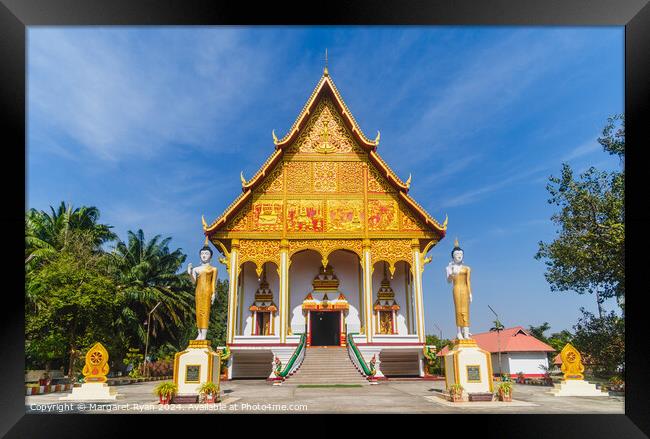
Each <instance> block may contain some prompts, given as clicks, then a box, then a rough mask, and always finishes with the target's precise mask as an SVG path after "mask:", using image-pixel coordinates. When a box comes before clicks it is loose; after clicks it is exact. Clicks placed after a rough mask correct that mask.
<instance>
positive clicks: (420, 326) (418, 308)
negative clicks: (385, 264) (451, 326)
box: [411, 239, 426, 343]
mask: <svg viewBox="0 0 650 439" xmlns="http://www.w3.org/2000/svg"><path fill="white" fill-rule="evenodd" d="M411 250H412V251H413V263H412V265H411V266H412V267H413V287H414V296H415V322H416V332H417V335H418V342H420V343H424V341H425V337H426V334H425V333H424V303H423V294H422V261H421V260H420V259H421V258H420V243H419V241H418V240H417V239H413V240H412V241H411Z"/></svg>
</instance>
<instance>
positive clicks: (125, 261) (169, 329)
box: [110, 230, 194, 348]
mask: <svg viewBox="0 0 650 439" xmlns="http://www.w3.org/2000/svg"><path fill="white" fill-rule="evenodd" d="M170 240H171V238H165V239H163V240H160V235H157V236H154V237H153V238H152V239H151V240H149V241H147V240H146V239H145V236H144V232H143V231H142V230H138V231H137V232H136V233H134V232H132V231H129V232H128V241H127V242H124V241H119V242H118V243H117V245H116V246H115V250H114V251H113V252H112V253H111V254H110V260H111V269H112V275H113V278H114V279H115V284H116V288H117V295H118V297H119V298H120V300H121V301H122V302H123V304H124V306H123V307H122V309H121V312H120V314H119V315H118V316H117V319H116V326H117V327H118V328H119V332H120V335H121V336H122V338H123V340H122V342H123V343H125V344H130V345H139V346H141V347H142V348H144V346H145V343H146V336H147V328H146V326H145V325H143V324H142V322H146V321H148V314H149V312H150V311H151V310H152V309H154V308H155V307H156V305H157V304H158V303H160V305H159V306H158V307H157V308H156V309H155V311H154V312H153V313H152V314H151V328H149V331H150V334H149V335H150V337H151V338H157V342H158V343H164V342H166V341H168V340H170V339H173V338H174V334H175V333H176V330H177V329H178V328H179V327H181V326H182V325H183V323H184V322H185V321H187V320H188V319H191V317H192V315H193V310H194V296H193V294H192V285H191V283H190V280H189V279H188V277H187V275H185V274H177V271H178V270H179V269H180V268H181V266H182V264H183V262H184V261H185V258H186V256H185V255H184V254H183V253H182V252H181V251H180V249H176V250H174V251H173V252H172V251H170V249H169V242H170Z"/></svg>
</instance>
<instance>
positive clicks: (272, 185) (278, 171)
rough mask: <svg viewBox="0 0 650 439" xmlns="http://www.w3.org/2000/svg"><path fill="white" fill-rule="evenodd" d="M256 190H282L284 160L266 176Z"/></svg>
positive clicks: (271, 191)
mask: <svg viewBox="0 0 650 439" xmlns="http://www.w3.org/2000/svg"><path fill="white" fill-rule="evenodd" d="M256 192H257V193H269V194H272V193H279V192H282V162H280V163H278V165H277V166H276V167H275V169H273V171H271V173H269V175H268V176H266V178H265V179H264V181H263V182H262V184H261V185H260V187H259V189H258V190H257V191H256Z"/></svg>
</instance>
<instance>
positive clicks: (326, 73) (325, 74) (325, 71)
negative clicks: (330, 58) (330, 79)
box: [323, 47, 329, 76]
mask: <svg viewBox="0 0 650 439" xmlns="http://www.w3.org/2000/svg"><path fill="white" fill-rule="evenodd" d="M323 75H324V76H327V75H329V72H328V71H327V47H326V48H325V68H324V69H323Z"/></svg>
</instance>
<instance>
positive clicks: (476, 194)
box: [439, 166, 547, 208]
mask: <svg viewBox="0 0 650 439" xmlns="http://www.w3.org/2000/svg"><path fill="white" fill-rule="evenodd" d="M545 169H547V167H546V166H537V167H534V168H531V169H529V170H526V171H524V172H521V173H518V174H515V175H512V176H510V177H506V178H503V179H501V180H498V181H495V182H493V183H491V184H486V185H483V186H481V187H479V188H476V189H471V190H469V191H466V192H463V193H461V194H458V195H452V196H449V197H448V198H446V199H444V200H442V201H441V203H440V204H439V206H440V208H445V207H458V206H463V205H467V204H471V203H474V202H476V201H479V200H480V199H482V198H484V197H486V196H488V195H489V194H491V193H493V192H496V191H498V190H499V189H502V188H505V187H508V186H510V185H512V184H514V183H518V182H520V181H522V180H524V179H528V178H530V177H532V176H534V175H535V174H538V173H539V172H541V171H543V170H545Z"/></svg>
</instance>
